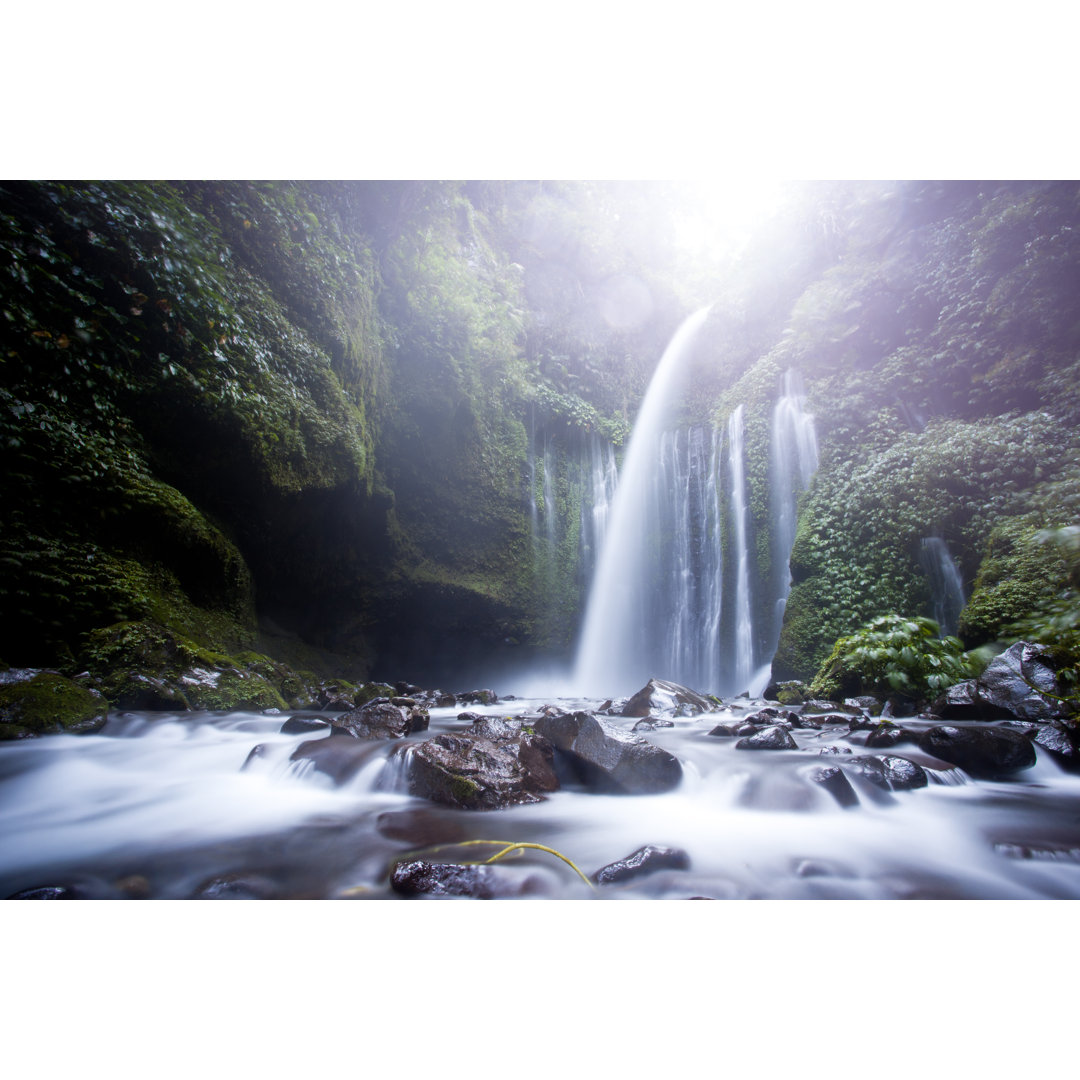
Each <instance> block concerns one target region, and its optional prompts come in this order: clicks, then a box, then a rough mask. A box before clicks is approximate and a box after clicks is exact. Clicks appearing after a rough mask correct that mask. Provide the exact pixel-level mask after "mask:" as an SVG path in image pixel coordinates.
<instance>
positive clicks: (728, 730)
mask: <svg viewBox="0 0 1080 1080" xmlns="http://www.w3.org/2000/svg"><path fill="white" fill-rule="evenodd" d="M741 726H742V721H741V720H728V721H726V722H725V723H723V724H717V725H716V727H714V728H713V729H712V731H709V732H706V734H708V735H715V736H716V737H717V738H718V739H734V738H735V737H736V736H737V735H741V734H743V733H742V732H741V731H738V730H737V729H738V728H739V727H741ZM634 729H635V730H637V724H635V725H634Z"/></svg>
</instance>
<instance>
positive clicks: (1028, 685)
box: [932, 641, 1064, 720]
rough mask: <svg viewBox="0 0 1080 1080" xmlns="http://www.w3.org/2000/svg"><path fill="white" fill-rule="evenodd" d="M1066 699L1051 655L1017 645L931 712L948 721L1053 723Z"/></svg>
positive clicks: (950, 692) (1041, 648)
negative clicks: (1035, 721)
mask: <svg viewBox="0 0 1080 1080" xmlns="http://www.w3.org/2000/svg"><path fill="white" fill-rule="evenodd" d="M1063 696H1064V694H1063V691H1062V688H1061V686H1059V684H1058V680H1057V675H1056V673H1055V671H1054V668H1053V665H1052V662H1051V658H1050V654H1049V651H1048V650H1047V649H1046V648H1045V647H1044V646H1042V645H1032V644H1030V643H1029V642H1026V641H1018V642H1017V643H1016V644H1015V645H1012V646H1011V647H1010V648H1008V649H1006V650H1005V652H1003V653H1001V654H999V655H998V656H995V657H994V659H993V660H991V661H990V663H989V664H987V666H986V670H985V671H984V672H983V673H982V674H981V675H980V676H979V677H978V678H977V679H967V680H965V681H964V682H961V683H957V684H956V685H955V686H950V687H949V689H948V690H946V691H945V693H944V694H943V695H942V696H941V697H940V698H938V700H937V701H935V702H934V706H933V709H932V712H933V714H934V715H935V716H940V717H941V718H942V719H945V720H1002V719H1017V720H1050V719H1054V718H1057V717H1060V716H1061V715H1062V707H1061V703H1060V701H1059V700H1058V699H1060V698H1061V697H1063Z"/></svg>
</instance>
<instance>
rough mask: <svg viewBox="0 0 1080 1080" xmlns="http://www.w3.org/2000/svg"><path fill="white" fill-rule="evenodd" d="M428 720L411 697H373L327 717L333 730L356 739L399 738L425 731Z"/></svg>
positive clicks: (423, 710) (425, 712)
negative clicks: (338, 713)
mask: <svg viewBox="0 0 1080 1080" xmlns="http://www.w3.org/2000/svg"><path fill="white" fill-rule="evenodd" d="M428 722H429V718H428V712H427V710H426V709H422V708H420V707H419V706H417V705H416V703H415V702H414V701H413V699H412V698H393V699H390V700H388V699H386V698H375V699H374V700H372V701H369V702H368V703H367V704H366V705H362V706H361V707H360V708H359V709H353V710H351V711H350V712H347V713H343V714H342V715H341V716H337V717H335V718H334V719H333V720H331V721H330V723H331V726H332V727H333V728H334V729H335V730H336V731H337V732H340V733H343V734H348V735H351V736H353V738H356V739H403V738H405V736H406V735H411V734H413V733H414V732H417V731H425V730H426V729H427V726H428Z"/></svg>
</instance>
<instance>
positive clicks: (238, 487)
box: [0, 181, 1080, 704]
mask: <svg viewBox="0 0 1080 1080" xmlns="http://www.w3.org/2000/svg"><path fill="white" fill-rule="evenodd" d="M686 199H687V191H686V189H685V188H683V187H680V185H678V184H663V185H661V184H649V183H636V184H635V183H626V184H600V183H554V182H497V183H496V182H478V181H475V182H392V183H391V182H385V183H240V182H222V183H191V182H188V183H118V182H109V183H79V184H61V183H4V184H0V255H2V259H0V452H2V453H3V455H4V458H3V470H2V474H0V496H2V498H3V501H4V506H5V510H6V516H5V530H4V534H3V536H2V537H0V602H2V604H3V610H4V614H5V616H6V618H5V619H4V620H2V625H3V629H2V631H0V657H3V659H4V660H5V661H7V662H8V663H13V664H20V665H28V666H29V665H33V666H53V667H56V668H57V669H58V670H60V671H63V672H66V673H67V674H69V675H72V674H77V673H79V672H81V671H84V670H91V671H93V672H94V673H95V674H94V677H95V678H97V679H98V680H99V681H100V685H101V686H102V687H105V688H106V690H107V692H108V693H109V694H110V695H112V697H113V699H114V700H116V699H117V697H118V695H119V694H120V693H121V691H120V689H119V683H116V680H115V679H112V681H110V679H111V676H110V674H109V673H110V672H112V673H113V674H114V675H115V673H116V672H118V671H126V672H128V673H129V674H130V673H131V672H134V671H139V672H142V673H143V674H148V673H149V672H150V671H151V670H152V669H153V668H154V666H155V664H157V665H158V666H159V668H161V669H162V670H164V668H168V672H167V674H169V677H170V678H171V679H172V680H173V682H172V683H169V685H170V686H173V687H174V689H175V688H176V687H179V686H180V683H179V682H178V681H177V680H179V679H180V678H181V667H182V666H183V667H184V670H188V669H190V668H191V667H193V666H194V667H200V668H202V669H204V670H208V671H213V672H216V676H215V679H216V683H215V685H218V686H221V687H223V688H227V687H229V686H232V685H233V683H235V686H234V689H235V694H234V696H236V695H240V696H241V697H242V695H243V694H248V695H251V694H256V696H257V697H258V700H260V701H263V702H264V703H265V702H270V703H276V702H277V701H278V700H281V701H284V702H289V701H292V700H302V699H303V696H304V694H305V693H309V688H310V685H311V679H308V678H306V677H305V678H298V679H292V681H290V679H291V676H290V675H289V673H288V672H289V671H293V674H294V675H295V674H296V670H295V669H297V668H299V669H301V670H303V671H307V672H310V671H312V670H314V669H316V668H320V667H321V661H320V659H319V656H320V655H322V656H324V657H325V656H326V655H328V654H332V656H333V666H334V669H335V670H336V671H337V672H338V674H339V675H342V676H344V677H348V678H351V679H355V680H357V681H360V680H364V679H366V678H368V677H369V676H370V675H371V674H372V673H373V671H375V669H378V671H377V672H376V673H382V674H384V675H385V676H388V677H407V678H415V679H426V680H430V679H438V678H441V677H443V676H444V675H445V676H446V677H450V676H452V675H455V674H456V673H458V672H461V671H462V670H463V667H467V664H468V662H469V661H470V660H472V659H476V660H479V659H481V658H483V659H490V658H492V657H494V656H496V655H499V654H500V653H504V652H506V650H513V649H518V648H520V647H521V646H525V647H526V648H527V649H532V650H533V651H535V652H545V651H546V652H551V651H558V650H560V649H562V650H565V648H566V647H567V646H568V644H569V642H570V641H571V640H572V638H573V634H574V630H575V627H576V626H577V623H578V620H579V618H580V614H581V603H582V582H583V573H582V570H583V565H582V560H583V558H584V557H587V553H586V555H583V552H584V551H585V548H586V547H587V543H586V541H587V536H586V535H585V532H586V531H585V530H584V528H583V517H582V514H583V511H582V506H583V505H584V501H586V500H587V498H588V493H587V491H586V490H585V480H584V474H583V471H582V470H583V464H582V463H583V461H584V460H585V459H586V457H587V455H589V454H592V453H595V452H596V446H597V440H600V442H601V443H602V444H603V445H605V446H614V447H616V448H617V447H620V446H621V445H622V444H623V442H624V441H625V439H626V437H627V434H628V432H629V428H630V422H631V420H632V417H633V415H634V413H635V411H636V409H637V406H638V404H639V402H640V398H641V395H642V393H643V391H644V388H645V386H646V384H647V381H648V378H649V375H650V373H651V371H652V369H653V367H654V366H655V363H656V359H657V357H658V356H659V355H660V353H661V352H662V350H663V348H664V346H665V344H666V342H667V340H668V338H669V337H670V335H671V333H672V331H673V330H674V329H675V327H676V326H677V325H678V323H679V322H680V321H681V320H682V319H683V318H684V317H685V316H686V315H687V314H688V313H689V312H690V311H692V310H694V309H695V308H697V307H699V306H702V305H703V304H704V303H711V304H712V308H711V311H710V316H709V319H708V322H707V324H706V328H705V331H704V333H703V335H702V338H701V340H700V343H699V345H698V348H697V349H696V352H695V355H694V357H693V358H692V361H691V364H690V368H691V370H690V371H688V372H687V375H688V379H687V384H686V391H685V394H684V398H683V401H682V409H681V418H682V420H684V421H687V422H694V423H699V422H704V421H712V422H714V423H716V424H724V423H725V422H726V421H727V419H728V417H729V416H730V414H731V412H732V411H733V410H734V408H736V407H737V406H738V405H740V404H742V405H743V406H744V416H745V446H746V455H747V457H746V478H747V484H748V489H749V511H750V518H751V527H752V536H753V538H754V539H753V540H752V552H753V556H754V558H753V567H752V569H753V578H754V581H753V582H752V585H753V593H754V598H755V604H756V605H757V609H756V616H757V620H756V621H757V623H758V625H759V626H765V625H773V623H772V622H770V620H774V619H775V615H774V613H771V612H769V611H766V610H765V606H766V603H767V599H768V597H769V596H771V595H772V594H771V593H770V592H769V590H768V589H765V588H764V587H763V583H765V582H771V581H775V580H777V579H778V577H781V576H782V573H783V567H784V561H785V560H784V555H785V553H782V552H778V551H777V550H775V545H774V542H773V538H772V536H771V533H770V527H769V523H770V521H771V520H772V517H773V514H774V509H775V507H774V503H775V499H776V497H777V492H775V491H774V490H773V488H772V483H771V477H770V471H769V447H770V435H769V424H770V418H771V415H772V406H773V403H774V402H775V400H776V398H777V395H778V393H779V385H780V379H781V377H782V375H783V373H784V372H785V371H786V370H788V369H789V368H795V369H796V370H798V371H799V372H800V373H801V375H802V377H803V380H804V383H805V385H806V389H807V396H808V407H809V409H810V411H811V412H812V413H813V414H814V415H815V417H816V422H817V430H818V440H819V444H820V447H821V465H820V468H819V470H818V473H817V475H816V478H815V480H814V483H813V485H812V487H811V488H810V490H809V491H807V492H806V493H805V495H804V496H803V498H802V502H801V506H800V514H799V523H798V534H797V538H796V542H795V549H794V551H793V552H792V556H791V571H792V576H793V581H794V583H793V587H792V591H791V594H790V596H789V598H788V601H787V606H786V611H785V615H784V625H783V631H782V633H781V637H780V643H779V649H778V652H777V655H776V662H775V665H774V677H775V678H777V679H800V680H809V679H810V678H811V677H813V676H814V674H815V673H816V672H818V671H819V670H821V669H822V666H823V665H825V664H826V661H829V662H830V663H833V661H834V660H835V663H833V668H834V669H835V670H834V672H833V675H831V676H830V679H832V680H833V681H835V678H840V670H841V667H843V665H842V664H840V660H839V658H838V656H837V654H836V653H835V652H832V650H833V649H834V644H835V643H837V642H838V641H847V642H848V643H849V645H848V646H845V648H846V649H849V648H850V649H855V650H859V649H861V650H863V652H862V653H861V654H860V655H861V657H862V659H861V661H860V663H861V662H863V661H866V660H867V659H868V658H869V657H870V655H871V653H873V652H874V651H875V650H877V651H879V652H880V651H881V650H883V649H884V650H885V651H886V653H887V651H888V649H890V648H894V647H898V648H899V656H900V659H901V660H903V659H904V658H905V657H906V655H907V654H906V653H905V652H904V649H905V648H907V649H909V650H912V655H914V656H915V657H916V658H917V659H918V658H920V657H929V656H931V655H937V653H936V652H935V650H936V649H937V646H934V645H933V643H932V642H931V641H930V639H928V638H926V635H925V634H924V632H923V631H924V630H925V624H924V623H922V622H921V621H919V620H920V617H921V616H923V615H927V614H929V612H930V595H929V588H928V581H927V578H926V575H925V573H924V571H923V569H922V567H921V566H920V564H919V559H918V553H919V546H920V544H921V541H922V540H923V538H925V537H927V536H931V535H933V536H937V537H940V538H941V539H942V540H943V541H944V542H945V543H946V544H947V545H948V548H949V550H950V551H951V552H952V555H953V557H954V559H955V560H956V563H957V565H958V567H959V570H960V573H961V576H962V578H963V581H964V584H965V589H966V591H967V593H968V602H967V606H966V608H965V610H964V612H963V615H962V618H961V622H960V627H959V636H960V638H961V639H962V641H963V644H964V647H965V648H968V649H971V648H973V647H976V646H979V645H982V644H987V643H993V642H995V641H1005V640H1009V639H1011V638H1015V637H1016V636H1018V635H1021V634H1023V635H1026V636H1028V637H1030V638H1034V639H1036V640H1040V641H1046V642H1049V643H1053V644H1054V645H1055V647H1056V648H1058V649H1059V650H1060V653H1061V663H1062V664H1063V665H1064V667H1065V669H1066V670H1069V671H1072V670H1074V668H1071V667H1069V665H1070V664H1074V663H1075V659H1076V657H1078V656H1080V650H1078V644H1077V640H1076V619H1077V606H1076V596H1077V593H1076V590H1077V584H1078V583H1077V579H1076V559H1075V552H1074V551H1073V549H1072V548H1070V547H1069V545H1068V543H1051V542H1043V538H1044V537H1046V536H1051V535H1052V536H1055V537H1058V538H1066V539H1068V538H1069V537H1072V536H1073V535H1074V533H1073V532H1071V531H1070V530H1071V529H1074V528H1075V527H1077V525H1078V523H1080V473H1077V471H1076V469H1075V467H1074V464H1073V463H1074V462H1075V461H1076V459H1077V451H1078V450H1080V446H1078V438H1080V436H1078V435H1077V432H1078V430H1080V424H1078V423H1077V421H1078V419H1080V187H1078V186H1077V185H1076V184H1065V183H1061V184H1036V183H1016V184H975V183H972V184H967V183H963V184H961V183H952V184H931V183H920V184H906V185H889V184H883V185H846V184H827V185H814V186H812V187H811V188H809V189H807V190H805V191H803V192H802V193H801V195H800V196H799V197H798V198H794V199H792V200H791V201H790V202H789V203H788V204H787V205H786V206H785V207H784V208H783V209H782V210H781V211H780V212H778V213H777V214H776V215H774V217H773V218H772V219H771V220H770V221H768V222H767V223H765V224H764V225H763V226H762V228H761V229H759V231H758V232H757V234H756V235H755V236H754V237H753V238H752V239H751V240H750V242H749V243H748V244H747V246H746V247H745V249H744V250H743V251H742V252H741V253H738V254H730V253H729V254H727V255H725V256H724V257H723V258H719V257H718V258H708V257H707V255H708V253H707V252H702V251H701V250H698V251H697V252H696V253H693V254H691V253H690V252H689V249H686V248H679V247H677V246H676V245H675V244H673V243H672V239H671V238H672V236H673V235H674V233H675V226H676V224H677V223H678V222H679V221H680V220H681V218H680V215H682V217H683V218H685V216H686V215H687V212H688V204H687V202H686ZM892 612H904V613H907V617H906V618H905V620H904V625H905V626H906V625H907V624H908V623H911V624H912V625H914V626H916V628H917V630H916V631H911V632H910V633H912V634H914V635H915V636H914V638H913V639H912V641H909V642H908V643H907V644H906V645H905V644H901V645H899V646H895V645H894V644H888V645H883V644H882V643H881V642H877V643H873V642H869V641H867V640H864V639H863V638H859V637H858V635H859V634H865V633H867V632H868V631H866V630H865V627H867V625H868V624H871V623H872V622H873V620H876V619H880V618H882V617H884V616H887V615H889V613H892ZM860 628H864V629H862V630H860ZM874 632H875V633H878V632H887V633H888V634H896V633H900V630H898V628H897V626H895V625H891V626H890V627H889V628H886V630H878V631H874ZM903 632H904V633H909V631H907V630H904V631H903ZM853 640H854V641H855V644H851V643H852V641H853ZM860 641H861V642H862V644H859V642H860ZM162 642H169V643H171V644H170V645H169V650H171V651H169V655H170V657H172V660H170V662H169V664H166V663H165V659H164V657H163V655H159V654H158V652H155V651H154V650H155V649H159V650H160V648H162V647H164V646H162V644H161V643H162ZM121 644H122V645H123V648H121ZM309 646H315V647H317V649H316V650H315V651H312V650H311V649H310V648H309ZM837 648H839V645H837ZM110 650H111V651H110ZM318 650H321V653H320V652H319V651H318ZM121 654H123V655H121ZM506 655H510V654H509V653H508V652H506ZM845 655H847V653H845ZM830 656H832V658H833V659H832V660H830ZM140 657H141V659H140ZM896 659H897V658H896V657H892V658H891V660H892V661H895V660H896ZM938 659H939V660H942V657H941V656H938ZM173 661H175V663H173ZM181 662H182V663H181ZM927 662H928V661H927ZM942 662H944V661H943V660H942ZM844 663H845V664H846V663H847V661H844ZM875 663H877V661H875ZM906 663H907V662H906V660H905V662H904V663H903V664H901V665H900V666H899V667H895V668H889V667H888V665H886V667H885V668H884V669H882V671H880V672H877V673H876V674H873V675H872V677H870V676H869V675H868V676H867V678H865V679H863V681H862V685H864V686H869V685H871V684H873V685H875V686H878V687H879V688H880V689H884V688H885V687H889V688H891V689H893V690H896V689H897V687H894V686H893V681H892V679H891V678H890V674H889V673H890V671H891V672H892V675H893V676H894V677H897V678H898V677H899V675H900V674H906V675H907V677H908V678H909V679H911V680H913V681H912V682H911V684H910V685H909V686H907V688H906V689H905V690H904V691H903V692H907V691H908V690H911V691H912V692H915V691H921V692H928V691H929V690H930V689H932V684H931V683H930V681H929V680H930V677H931V676H932V675H934V676H936V675H938V674H940V673H941V672H940V671H939V670H938V669H935V670H934V671H929V670H926V671H923V670H922V668H921V667H920V666H919V665H920V664H921V663H922V660H921V659H920V660H919V661H918V663H917V664H916V665H915V668H913V669H912V668H910V666H905V665H906ZM170 664H171V665H172V666H171V667H170ZM838 665H839V666H838ZM931 666H932V665H931ZM843 670H844V671H847V668H846V667H845V668H844V669H843ZM869 670H870V669H867V671H869ZM876 670H877V669H874V671H875V672H876ZM234 673H235V674H234ZM159 674H160V671H159ZM646 674H647V673H646ZM834 676H835V678H834ZM846 677H847V676H846V675H845V676H844V678H846ZM257 680H261V682H260V681H257ZM841 681H842V680H841ZM901 681H902V680H901ZM166 682H168V680H166ZM114 683H116V685H114ZM263 684H265V685H263ZM305 688H308V689H305ZM162 692H163V693H164V691H162ZM169 692H170V693H171V692H172V691H169ZM178 692H181V693H182V692H183V691H182V690H180V691H178ZM232 692H233V691H232V690H229V691H228V692H225V690H223V691H222V693H221V694H216V695H212V694H209V693H207V694H206V695H205V696H204V697H205V700H206V701H207V702H213V703H215V704H220V703H222V702H225V701H226V700H227V699H228V697H229V694H230V693H232ZM192 693H193V694H194V696H195V698H199V696H200V691H198V690H197V689H194V690H192ZM236 699H237V700H240V697H237V698H236ZM245 700H246V699H245ZM252 700H254V699H252Z"/></svg>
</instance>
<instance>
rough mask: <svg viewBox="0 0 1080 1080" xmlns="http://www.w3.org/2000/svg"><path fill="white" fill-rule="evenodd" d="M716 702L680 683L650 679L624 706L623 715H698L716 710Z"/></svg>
mask: <svg viewBox="0 0 1080 1080" xmlns="http://www.w3.org/2000/svg"><path fill="white" fill-rule="evenodd" d="M715 710H716V702H715V701H712V700H710V699H709V698H707V697H705V696H704V694H699V693H697V692H696V691H694V690H690V689H688V688H687V687H685V686H680V685H679V684H678V683H673V682H666V681H665V680H664V679H650V680H649V681H648V682H647V683H646V684H645V686H643V687H642V688H641V689H640V690H639V691H638V692H637V693H636V694H634V696H633V697H632V698H630V700H629V701H627V703H626V704H625V705H624V706H623V707H622V715H623V716H651V715H652V714H653V713H663V712H670V713H677V715H679V716H697V715H699V714H701V713H704V712H714V711H715Z"/></svg>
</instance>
